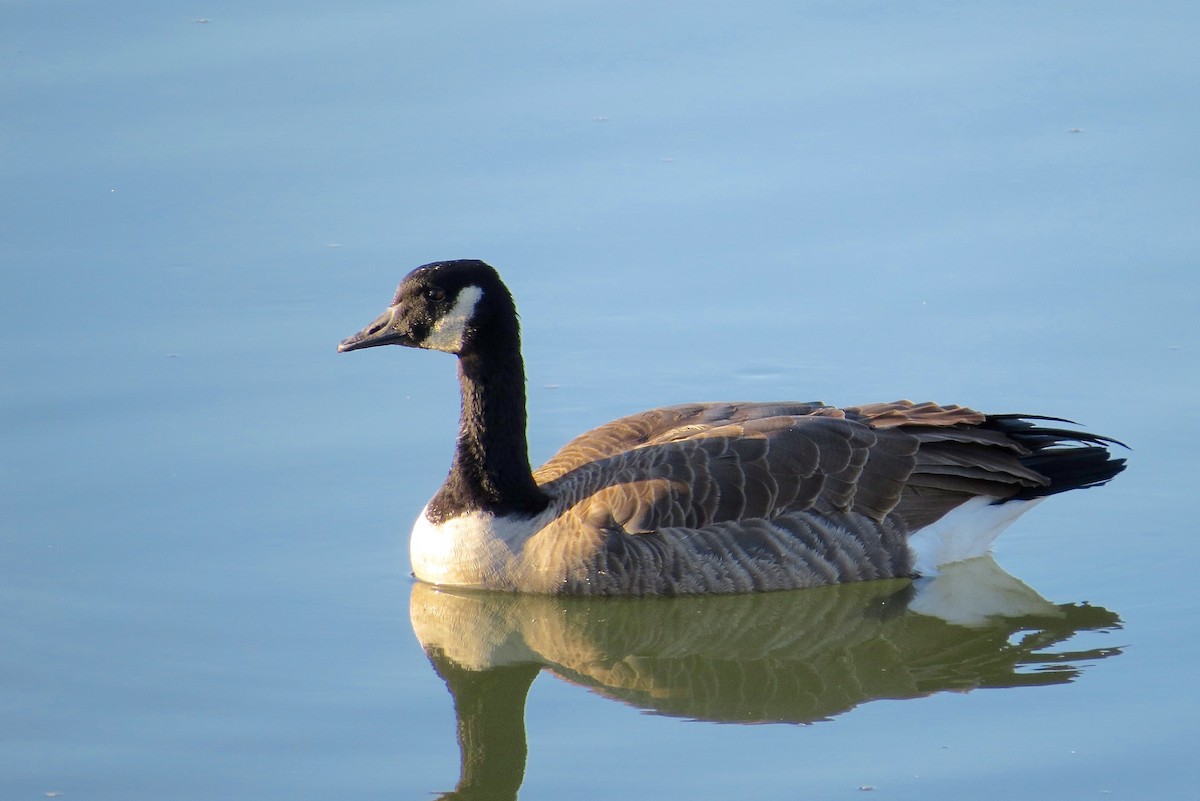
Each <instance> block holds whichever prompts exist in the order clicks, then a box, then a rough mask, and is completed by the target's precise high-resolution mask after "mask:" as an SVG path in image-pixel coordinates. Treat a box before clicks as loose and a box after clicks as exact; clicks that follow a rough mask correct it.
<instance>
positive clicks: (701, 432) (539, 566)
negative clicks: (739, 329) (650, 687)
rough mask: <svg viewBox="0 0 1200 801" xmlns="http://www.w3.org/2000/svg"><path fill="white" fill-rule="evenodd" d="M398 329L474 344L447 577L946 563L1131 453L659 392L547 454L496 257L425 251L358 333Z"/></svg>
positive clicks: (1004, 421) (761, 579) (555, 580)
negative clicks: (529, 401) (666, 402)
mask: <svg viewBox="0 0 1200 801" xmlns="http://www.w3.org/2000/svg"><path fill="white" fill-rule="evenodd" d="M387 344H398V345H405V346H408V347H417V348H428V349H433V350H443V351H447V352H450V353H453V354H455V355H457V356H458V362H459V365H458V367H459V370H458V372H459V383H460V388H461V392H462V413H461V420H460V427H459V436H458V443H457V447H456V449H455V454H454V461H453V464H452V467H451V469H450V474H449V475H448V476H447V478H446V482H445V483H444V484H443V485H442V487H441V489H440V490H439V491H438V492H437V494H436V495H434V497H433V499H432V500H431V501H430V502H429V504H428V505H427V506H426V507H425V509H424V510H422V512H421V514H420V516H419V517H418V518H417V521H416V524H415V525H414V527H413V532H412V539H411V546H410V550H411V556H412V565H413V572H414V574H415V575H416V576H417V578H418V579H421V580H423V581H427V582H430V583H433V584H443V585H452V586H463V587H479V588H486V589H495V590H510V591H519V592H536V593H565V594H578V595H586V594H605V595H676V594H686V593H732V592H751V591H763V590H778V589H795V588H800V587H811V586H818V585H824V584H836V583H842V582H851V581H864V580H870V579H879V578H892V577H899V576H915V575H919V574H929V573H933V572H936V571H937V568H938V567H939V565H942V564H946V563H949V562H954V561H959V560H963V559H968V558H971V557H974V556H979V555H982V554H983V553H985V552H986V551H987V550H988V548H989V546H990V544H991V542H992V541H993V540H994V539H995V537H996V536H997V535H998V534H999V533H1000V532H1001V531H1002V530H1003V529H1004V528H1005V527H1007V526H1008V525H1009V524H1010V523H1011V522H1012V521H1013V520H1015V519H1016V518H1017V517H1018V516H1019V515H1020V514H1022V513H1023V512H1024V511H1026V510H1027V509H1029V508H1030V507H1032V506H1033V505H1035V504H1036V503H1037V502H1039V501H1040V500H1041V499H1042V498H1044V497H1045V496H1047V495H1052V494H1055V493H1058V492H1063V491H1066V490H1071V489H1077V488H1082V487H1091V486H1096V485H1098V484H1102V483H1104V482H1106V481H1108V480H1109V479H1110V478H1112V477H1113V476H1115V475H1116V474H1117V473H1119V472H1120V471H1121V470H1122V469H1124V460H1123V459H1116V458H1113V457H1112V456H1111V455H1110V454H1109V452H1108V448H1107V447H1106V446H1107V445H1108V444H1110V443H1113V442H1114V440H1111V439H1108V438H1106V437H1102V436H1098V435H1095V434H1088V433H1085V432H1080V431H1073V430H1067V429H1063V428H1060V427H1058V426H1057V425H1056V423H1060V422H1063V421H1060V420H1056V419H1054V418H1044V417H1036V416H1031V415H986V414H982V413H979V412H976V411H974V410H972V409H968V408H965V407H962V406H939V405H937V404H934V403H920V404H915V403H912V402H909V401H897V402H892V403H877V404H869V405H865V406H855V407H846V408H835V407H831V406H827V405H825V404H822V403H796V402H778V403H751V402H747V403H694V404H686V405H679V406H670V407H665V408H659V409H651V410H649V411H646V412H642V413H640V414H635V415H631V416H629V417H624V418H621V419H619V420H614V421H613V422H611V423H607V424H605V425H602V426H600V427H599V428H596V429H594V430H592V431H589V432H587V433H585V434H582V435H581V436H579V437H576V438H575V439H574V440H572V441H571V442H569V443H568V444H567V445H566V446H564V447H563V449H562V450H561V451H559V452H558V454H556V455H555V456H554V457H553V458H552V459H551V460H550V461H549V462H547V463H546V464H545V465H543V466H542V467H540V468H538V469H537V470H536V471H534V470H533V469H532V468H531V467H530V464H529V457H528V452H527V444H526V411H525V373H524V364H523V362H522V359H521V352H520V333H519V327H518V323H517V313H516V308H515V305H514V304H513V300H512V296H511V295H510V293H509V291H508V289H507V288H506V287H505V286H504V284H503V282H502V281H501V280H500V277H499V275H498V274H497V273H496V271H495V270H494V269H493V268H491V267H490V266H488V265H487V264H484V263H483V262H480V261H469V260H461V261H449V262H435V263H433V264H427V265H424V266H422V267H418V268H417V269H416V270H414V271H412V272H411V273H409V275H408V276H406V277H405V278H404V280H403V282H402V283H401V284H400V287H399V289H398V290H397V292H396V296H395V299H394V300H393V302H392V304H391V305H390V306H389V307H388V309H387V311H385V312H384V314H383V315H381V316H380V317H379V318H378V319H376V320H375V321H374V322H373V323H371V324H370V325H369V326H367V327H366V328H364V329H363V330H362V331H361V332H359V333H358V334H355V335H354V336H352V337H349V338H348V339H346V340H344V341H343V342H342V343H341V344H340V345H339V346H338V349H339V351H349V350H357V349H360V348H367V347H374V346H377V345H387Z"/></svg>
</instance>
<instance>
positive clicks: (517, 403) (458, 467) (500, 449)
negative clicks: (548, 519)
mask: <svg viewBox="0 0 1200 801" xmlns="http://www.w3.org/2000/svg"><path fill="white" fill-rule="evenodd" d="M487 339H488V341H487V343H486V344H481V345H475V346H472V347H471V348H470V350H469V351H466V352H464V353H463V354H462V355H460V356H459V360H458V381H459V387H460V389H461V391H462V416H461V418H460V421H459V429H458V446H457V447H456V448H455V451H454V464H453V466H452V467H451V468H450V475H449V476H448V477H447V478H446V483H445V484H443V485H442V488H441V489H440V490H438V493H437V495H435V496H434V498H433V500H432V501H431V502H430V504H429V510H428V512H427V516H428V517H429V519H430V520H432V521H433V522H435V523H438V522H442V521H445V520H448V519H450V518H452V517H456V516H458V515H461V514H464V513H467V512H475V511H482V512H490V513H493V514H497V515H503V514H526V515H532V514H536V513H537V512H540V511H541V510H542V509H545V508H546V504H547V503H548V502H549V501H548V499H547V497H546V495H545V494H544V493H542V491H541V490H539V489H538V487H537V484H536V483H535V482H534V480H533V471H532V469H531V468H530V466H529V447H528V444H527V441H526V439H525V421H526V415H525V365H524V364H523V363H522V361H521V344H520V335H519V334H517V333H516V332H515V331H513V332H512V333H511V334H508V333H503V334H501V333H499V332H496V335H495V336H491V337H488V338H487Z"/></svg>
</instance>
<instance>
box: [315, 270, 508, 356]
mask: <svg viewBox="0 0 1200 801" xmlns="http://www.w3.org/2000/svg"><path fill="white" fill-rule="evenodd" d="M510 327H511V329H512V332H513V333H515V332H516V311H515V308H514V307H513V301H512V295H510V294H509V292H508V288H507V287H505V286H504V284H503V283H502V282H501V281H500V276H499V275H497V274H496V271H495V270H494V269H493V268H492V267H490V266H489V265H487V264H485V263H483V262H481V261H476V260H474V259H460V260H457V261H438V262H433V263H432V264H426V265H423V266H421V267H418V268H417V269H415V270H413V271H412V272H411V273H409V274H408V275H406V276H405V277H404V280H403V281H401V282H400V286H399V288H397V289H396V297H395V298H394V299H393V300H392V305H390V306H389V307H388V308H387V311H385V312H384V313H383V314H381V315H380V316H379V317H378V318H377V319H376V320H375V321H374V322H372V323H371V324H370V325H368V326H367V327H366V328H364V329H363V330H362V331H359V332H358V333H357V334H355V335H354V336H352V337H349V338H347V339H344V340H342V342H341V344H340V345H338V351H339V352H341V351H348V350H359V349H360V348H373V347H375V346H376V345H404V346H406V347H410V348H427V349H429V350H442V351H446V352H447V353H455V354H462V353H464V352H467V351H470V350H471V349H472V347H474V346H475V344H477V343H478V342H480V341H482V340H484V339H487V338H489V337H494V336H503V335H504V334H505V333H506V331H507V329H508V328H510Z"/></svg>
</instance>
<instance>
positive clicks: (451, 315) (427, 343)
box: [421, 284, 483, 353]
mask: <svg viewBox="0 0 1200 801" xmlns="http://www.w3.org/2000/svg"><path fill="white" fill-rule="evenodd" d="M482 297H483V290H482V289H480V288H479V287H477V286H475V285H474V284H472V285H471V286H465V287H463V288H462V290H461V291H460V292H459V293H458V297H457V298H455V300H454V307H453V308H451V309H450V311H448V312H446V313H445V314H444V315H442V316H441V317H439V318H438V320H437V322H435V323H434V324H433V328H431V329H430V331H429V335H428V336H426V337H425V339H424V340H422V342H421V347H423V348H429V349H430V350H444V351H446V352H448V353H458V352H459V351H460V350H462V346H463V336H464V335H465V334H466V331H467V323H469V322H470V321H471V317H472V316H473V315H474V314H475V307H476V306H477V305H479V299H480V298H482Z"/></svg>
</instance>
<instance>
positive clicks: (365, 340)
mask: <svg viewBox="0 0 1200 801" xmlns="http://www.w3.org/2000/svg"><path fill="white" fill-rule="evenodd" d="M398 317H399V314H398V310H397V307H395V306H389V307H388V310H387V311H385V312H384V313H383V314H381V315H379V316H378V317H377V318H375V320H374V321H373V322H372V323H371V324H370V325H368V326H367V327H366V328H364V329H363V330H361V331H359V332H358V333H357V334H355V335H354V336H350V337H346V338H345V339H343V340H342V341H341V342H340V343H338V353H345V352H346V351H350V350H361V349H363V348H374V347H376V346H378V345H408V346H412V345H414V344H415V342H414V341H413V339H412V337H411V335H410V334H409V332H408V331H405V330H403V329H402V328H401V327H400V321H399V319H397V318H398Z"/></svg>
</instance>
